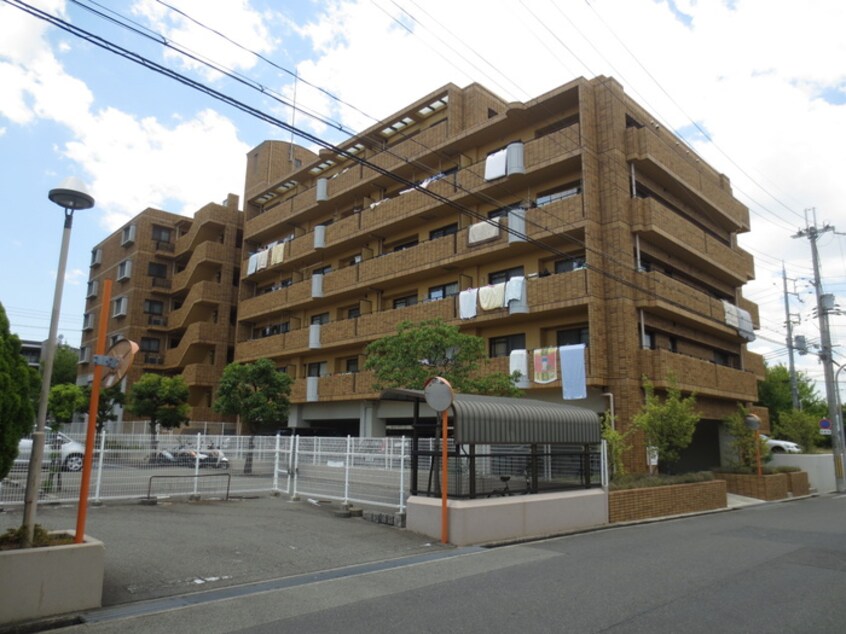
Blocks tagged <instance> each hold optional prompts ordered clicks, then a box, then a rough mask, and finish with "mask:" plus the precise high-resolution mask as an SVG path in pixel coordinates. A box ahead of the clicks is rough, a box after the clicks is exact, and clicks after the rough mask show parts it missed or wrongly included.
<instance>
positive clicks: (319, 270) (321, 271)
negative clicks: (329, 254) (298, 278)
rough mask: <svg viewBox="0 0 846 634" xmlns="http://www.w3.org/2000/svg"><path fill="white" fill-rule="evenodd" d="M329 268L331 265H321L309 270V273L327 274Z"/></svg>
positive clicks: (330, 268)
mask: <svg viewBox="0 0 846 634" xmlns="http://www.w3.org/2000/svg"><path fill="white" fill-rule="evenodd" d="M331 270H332V267H331V266H329V265H327V266H321V267H320V268H317V269H314V270H313V271H312V272H311V274H312V275H326V274H327V273H329V272H330V271H331Z"/></svg>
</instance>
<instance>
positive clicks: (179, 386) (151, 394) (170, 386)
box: [127, 373, 188, 455]
mask: <svg viewBox="0 0 846 634" xmlns="http://www.w3.org/2000/svg"><path fill="white" fill-rule="evenodd" d="M127 407H128V409H129V411H130V412H132V413H133V414H135V415H137V416H143V417H144V418H147V419H149V425H150V450H151V451H152V453H153V454H154V455H155V453H156V425H159V426H160V427H163V428H164V429H175V428H177V427H181V426H182V425H186V424H187V423H188V385H187V384H186V383H185V380H184V379H183V378H182V377H181V376H175V377H169V376H163V375H161V374H150V373H148V374H142V375H141V377H140V378H139V379H138V380H137V381H136V382H135V383H134V384H133V385H132V389H131V391H130V394H129V402H128V406H127Z"/></svg>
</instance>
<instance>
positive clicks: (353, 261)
mask: <svg viewBox="0 0 846 634" xmlns="http://www.w3.org/2000/svg"><path fill="white" fill-rule="evenodd" d="M362 259H363V258H362V257H361V253H358V254H356V255H354V256H352V257H351V258H350V259H349V260H347V266H355V265H356V264H361V260H362Z"/></svg>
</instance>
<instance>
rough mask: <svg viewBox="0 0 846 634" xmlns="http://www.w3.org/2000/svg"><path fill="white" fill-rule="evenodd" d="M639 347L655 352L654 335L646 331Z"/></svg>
mask: <svg viewBox="0 0 846 634" xmlns="http://www.w3.org/2000/svg"><path fill="white" fill-rule="evenodd" d="M641 347H642V348H643V349H644V350H655V333H654V332H652V331H651V330H647V331H646V332H644V333H643V342H642V345H641Z"/></svg>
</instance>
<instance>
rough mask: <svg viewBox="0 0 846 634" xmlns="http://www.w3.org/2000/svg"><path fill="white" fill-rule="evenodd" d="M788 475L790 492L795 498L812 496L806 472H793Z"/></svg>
mask: <svg viewBox="0 0 846 634" xmlns="http://www.w3.org/2000/svg"><path fill="white" fill-rule="evenodd" d="M785 475H787V480H788V485H787V486H788V491H790V493H791V495H793V497H798V496H800V495H810V494H811V483H810V480H809V479H808V474H807V472H805V471H791V472H790V473H787V474H785Z"/></svg>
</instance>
